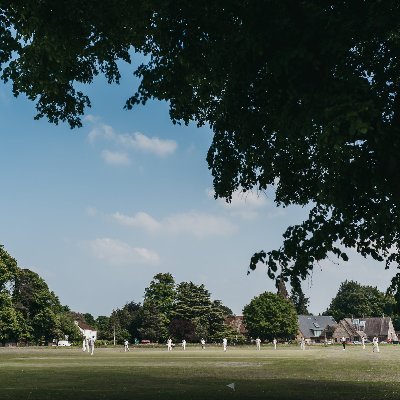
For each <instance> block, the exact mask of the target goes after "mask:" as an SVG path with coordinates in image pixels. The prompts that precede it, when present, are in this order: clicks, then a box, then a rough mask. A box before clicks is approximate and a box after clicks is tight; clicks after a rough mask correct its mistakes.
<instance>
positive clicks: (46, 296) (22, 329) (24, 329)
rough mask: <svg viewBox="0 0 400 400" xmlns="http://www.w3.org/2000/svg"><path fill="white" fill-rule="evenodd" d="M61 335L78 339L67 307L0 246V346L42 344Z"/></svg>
mask: <svg viewBox="0 0 400 400" xmlns="http://www.w3.org/2000/svg"><path fill="white" fill-rule="evenodd" d="M65 335H68V337H69V338H70V339H72V340H74V339H76V338H78V337H79V331H78V329H77V327H76V325H75V324H74V321H73V317H72V314H71V313H70V311H69V309H68V307H66V306H63V305H61V303H60V301H59V299H58V297H57V296H56V295H55V294H54V293H53V292H52V291H50V290H49V287H48V286H47V284H46V282H45V281H44V280H43V279H42V278H41V277H40V276H39V275H38V274H37V273H35V272H33V271H31V270H29V269H22V268H19V267H18V265H17V262H16V260H15V259H14V258H12V257H11V256H10V255H9V254H8V253H7V252H6V251H5V250H4V248H3V246H2V245H0V342H3V343H4V342H33V343H45V342H47V341H50V340H53V339H54V338H64V336H65Z"/></svg>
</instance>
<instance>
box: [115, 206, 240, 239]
mask: <svg viewBox="0 0 400 400" xmlns="http://www.w3.org/2000/svg"><path fill="white" fill-rule="evenodd" d="M112 218H113V219H114V220H115V221H116V222H118V223H120V224H122V225H127V226H132V227H138V228H142V229H144V230H146V231H148V232H150V233H166V234H174V235H179V234H189V235H193V236H196V237H206V236H226V235H231V234H233V233H235V232H236V227H235V226H234V225H233V224H232V223H231V222H230V221H229V220H227V219H226V218H223V217H219V216H215V215H211V214H206V213H198V212H189V213H181V214H173V215H171V216H168V217H166V218H163V219H161V220H159V221H157V220H156V219H155V218H153V217H152V216H151V215H149V214H147V213H145V212H139V213H137V214H135V215H134V216H133V217H131V216H127V215H123V214H121V213H118V212H117V213H115V214H113V215H112Z"/></svg>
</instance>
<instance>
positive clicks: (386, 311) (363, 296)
mask: <svg viewBox="0 0 400 400" xmlns="http://www.w3.org/2000/svg"><path fill="white" fill-rule="evenodd" d="M395 308H396V301H395V299H394V297H393V296H391V295H389V294H385V293H383V292H381V291H379V290H378V289H377V288H376V287H373V286H364V285H360V284H359V283H358V282H354V281H345V282H343V283H342V284H341V285H340V287H339V290H338V292H337V294H336V296H335V297H334V298H333V299H332V301H331V304H330V305H329V307H328V309H327V310H326V311H325V312H324V314H325V315H332V317H333V318H334V319H335V320H336V321H340V320H341V319H343V318H352V317H354V318H356V317H382V315H390V316H394V312H395V311H396V310H395Z"/></svg>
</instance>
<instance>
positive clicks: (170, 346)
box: [167, 338, 172, 351]
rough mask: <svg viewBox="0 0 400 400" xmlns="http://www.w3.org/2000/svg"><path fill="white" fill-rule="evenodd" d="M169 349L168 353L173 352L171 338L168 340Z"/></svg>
mask: <svg viewBox="0 0 400 400" xmlns="http://www.w3.org/2000/svg"><path fill="white" fill-rule="evenodd" d="M167 349H168V351H171V350H172V339H171V338H169V339H168V340H167Z"/></svg>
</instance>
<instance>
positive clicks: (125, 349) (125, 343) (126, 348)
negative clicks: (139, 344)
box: [124, 340, 129, 351]
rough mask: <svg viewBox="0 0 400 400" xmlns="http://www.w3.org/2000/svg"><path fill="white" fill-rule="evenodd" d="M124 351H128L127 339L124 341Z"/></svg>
mask: <svg viewBox="0 0 400 400" xmlns="http://www.w3.org/2000/svg"><path fill="white" fill-rule="evenodd" d="M124 351H129V342H128V341H127V340H125V341H124Z"/></svg>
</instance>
